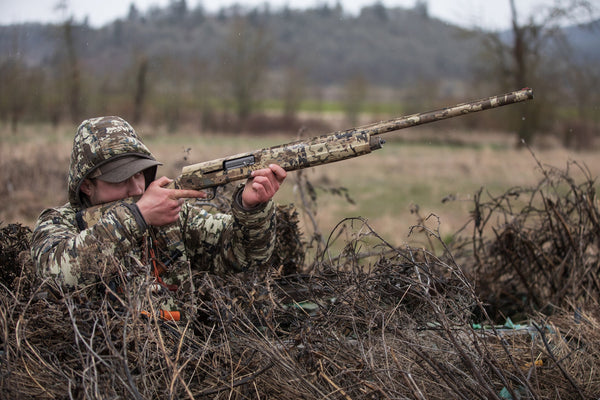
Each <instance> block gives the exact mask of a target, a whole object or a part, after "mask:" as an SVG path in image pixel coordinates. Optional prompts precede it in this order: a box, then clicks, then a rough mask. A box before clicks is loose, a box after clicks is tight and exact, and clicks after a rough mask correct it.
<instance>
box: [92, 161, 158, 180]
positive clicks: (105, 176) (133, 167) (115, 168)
mask: <svg viewBox="0 0 600 400" xmlns="http://www.w3.org/2000/svg"><path fill="white" fill-rule="evenodd" d="M157 165H161V163H160V162H158V161H156V160H152V159H149V158H141V157H135V158H133V157H126V158H123V159H117V160H115V161H113V162H111V163H109V164H107V165H106V166H103V167H101V168H100V170H101V172H102V173H101V174H100V175H99V176H98V177H97V179H100V180H101V181H104V182H109V183H119V182H123V181H125V180H127V179H129V178H131V177H132V176H133V175H135V174H137V173H138V172H141V171H143V170H145V169H148V168H150V167H155V166H157Z"/></svg>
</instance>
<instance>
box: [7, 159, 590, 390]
mask: <svg viewBox="0 0 600 400" xmlns="http://www.w3.org/2000/svg"><path fill="white" fill-rule="evenodd" d="M571 166H574V167H578V168H579V167H580V166H579V165H577V164H573V165H571ZM581 168H583V167H581ZM542 170H543V175H544V176H543V179H542V181H541V182H540V184H539V185H538V186H537V187H535V188H534V189H533V190H525V189H511V190H509V191H507V192H506V193H505V194H504V195H502V196H490V198H489V200H488V199H485V198H486V196H485V195H484V194H483V192H482V193H480V194H479V195H478V196H477V197H476V198H475V202H474V208H475V211H474V212H473V214H472V218H473V220H474V221H475V223H474V224H473V226H474V231H473V234H472V236H471V237H470V238H469V237H468V235H467V236H466V237H464V238H463V239H462V240H458V241H456V242H455V244H452V245H446V244H444V243H443V241H442V239H441V238H440V236H439V232H437V231H436V230H432V229H430V228H428V227H426V226H425V225H418V226H415V227H413V228H412V235H421V236H423V242H429V243H431V246H430V247H431V248H430V249H425V248H415V247H411V246H403V247H397V246H393V245H391V244H389V243H388V242H387V241H386V240H385V239H383V238H382V237H381V236H379V235H378V234H377V232H375V231H374V230H373V229H372V228H371V227H370V226H369V224H368V223H367V222H366V221H364V220H362V219H356V218H352V219H347V220H344V221H342V222H340V224H339V225H338V227H337V228H336V229H335V230H334V231H333V232H332V233H331V235H330V239H331V240H333V239H334V238H338V240H339V238H340V237H341V235H340V232H339V231H341V230H344V231H345V232H346V236H347V237H350V238H351V239H348V240H346V242H345V244H344V247H343V250H342V251H341V252H339V254H338V255H337V256H333V255H332V254H331V252H330V251H327V250H328V249H327V248H321V249H319V251H318V252H317V257H316V258H315V259H314V260H306V261H305V262H302V257H299V258H297V263H295V265H289V264H288V265H287V267H286V268H285V271H284V268H283V267H281V268H277V266H279V265H283V264H282V263H283V262H284V261H285V260H289V259H293V258H294V254H296V255H298V254H299V253H297V252H296V253H295V252H294V251H292V252H288V253H287V254H288V255H286V256H285V257H281V258H279V259H278V260H277V263H276V265H275V268H269V269H267V270H266V271H264V272H263V273H261V274H253V275H251V276H245V275H239V276H231V277H228V278H227V279H223V278H218V277H215V276H210V275H208V274H205V273H198V274H196V275H195V276H194V285H195V288H196V290H195V291H194V292H193V293H192V296H191V297H190V298H187V299H186V301H185V305H184V307H185V313H184V314H185V315H186V316H188V318H187V319H186V320H185V321H183V322H179V323H170V322H166V321H162V320H159V319H157V318H154V317H151V318H146V317H143V316H142V315H141V314H140V310H151V309H152V304H151V302H150V301H149V299H148V298H145V297H144V296H142V297H141V298H140V297H131V298H128V299H125V301H124V302H123V303H121V304H118V305H117V304H114V302H112V301H110V300H109V299H108V298H104V299H99V300H91V299H88V298H87V297H86V296H85V293H83V292H76V293H63V292H62V290H61V288H60V287H58V286H56V285H54V284H53V282H51V281H48V280H46V281H41V280H40V279H39V278H37V277H36V275H35V274H34V272H33V271H32V264H31V260H30V258H29V256H28V253H27V251H26V246H25V247H23V243H27V238H28V235H29V232H30V231H29V229H28V228H26V227H22V226H18V225H9V226H5V227H3V228H2V232H1V234H0V237H1V238H2V241H1V244H2V248H1V249H0V250H1V252H0V255H1V257H0V263H2V270H3V271H5V272H6V271H13V273H12V275H11V274H6V273H5V274H4V275H3V283H2V289H1V290H0V299H1V302H0V326H1V327H2V332H3V336H2V343H3V348H2V362H1V364H0V376H1V380H0V390H1V391H2V393H3V394H5V395H6V396H8V397H11V398H29V397H36V398H55V397H67V396H71V397H75V398H107V397H128V398H138V399H141V398H165V397H175V398H239V399H242V398H286V399H295V398H298V399H299V398H325V397H332V398H340V399H358V398H418V399H448V398H456V399H467V398H469V399H471V398H485V399H488V398H513V399H515V398H563V399H588V398H594V397H597V396H598V394H600V375H599V371H598V369H597V368H594V367H593V366H594V365H597V364H598V359H599V358H600V347H599V346H598V345H597V342H598V340H597V335H598V333H597V332H598V328H600V319H599V318H600V315H598V312H597V310H598V298H599V295H600V285H599V284H598V280H597V277H598V265H600V263H599V262H598V254H599V252H598V239H597V238H598V226H599V225H598V215H599V209H598V201H597V198H596V196H595V191H594V182H593V180H592V179H591V177H589V175H588V179H585V180H584V182H582V183H576V182H575V180H573V179H572V177H571V172H572V171H571V170H570V169H569V168H567V169H566V170H564V171H563V170H554V169H549V168H543V169H542ZM218 207H222V205H218ZM306 208H307V209H310V207H306ZM279 218H280V220H281V221H285V222H286V223H287V224H280V226H287V228H288V230H287V233H283V234H282V237H285V238H288V240H284V241H280V244H279V246H280V250H279V252H278V253H279V254H282V253H281V251H284V249H285V247H286V246H289V244H290V242H293V241H294V238H297V236H296V235H295V234H294V232H296V233H297V226H296V224H297V220H296V217H295V214H294V213H293V212H292V210H290V209H287V210H284V212H283V213H279ZM423 222H424V223H426V222H427V221H426V220H424V221H423ZM488 228H489V229H488ZM484 231H486V232H487V233H489V232H490V231H491V232H493V233H495V234H494V235H489V234H485V233H484ZM419 232H420V233H419ZM461 237H462V236H461ZM310 239H311V238H309V237H307V238H304V240H305V243H308V242H310V243H313V244H314V243H320V241H316V242H315V241H311V240H310ZM330 244H331V241H330V242H329V243H328V245H330ZM294 246H295V245H294ZM294 246H291V248H292V249H293V248H294ZM295 248H296V249H298V247H295ZM434 248H437V249H442V251H436V250H434ZM22 250H25V251H24V252H21V251H22ZM288 250H289V247H288ZM436 253H441V254H440V255H436ZM292 267H295V268H292ZM294 269H295V271H292V270H294ZM133 284H134V283H132V285H133ZM135 284H142V285H143V284H144V283H143V282H137V283H135ZM98 285H99V286H100V287H101V286H103V285H104V283H102V282H99V283H98ZM131 289H132V290H126V291H125V292H126V293H133V292H134V290H133V288H131ZM516 294H519V295H520V297H519V298H515V297H514V295H516ZM506 300H509V301H506ZM518 300H520V301H518ZM508 317H510V318H511V319H509V318H508ZM516 318H519V320H517V319H516ZM512 321H515V323H519V325H514V324H513V323H512ZM509 396H510V397H509Z"/></svg>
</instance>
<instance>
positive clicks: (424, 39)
mask: <svg viewBox="0 0 600 400" xmlns="http://www.w3.org/2000/svg"><path fill="white" fill-rule="evenodd" d="M236 12H239V10H236V9H235V8H231V9H227V10H223V11H222V12H220V13H219V14H216V15H208V14H206V13H204V12H202V11H201V10H186V11H183V12H182V11H179V12H176V10H175V9H173V8H169V7H167V8H165V9H153V10H152V11H150V12H148V13H147V14H141V13H138V12H136V11H135V9H133V10H132V11H131V12H130V14H129V15H128V16H127V17H125V18H123V19H120V20H117V21H114V22H113V23H112V24H109V25H107V26H105V27H103V28H100V29H92V28H90V27H87V26H86V25H85V24H79V25H76V38H77V42H78V43H77V45H78V52H79V55H80V57H81V58H83V59H84V60H86V64H87V65H90V66H93V68H95V69H96V70H98V71H105V72H110V71H112V70H118V69H121V68H125V67H127V66H128V65H129V64H130V59H131V56H133V55H135V54H140V53H144V55H146V56H147V57H149V58H151V59H152V58H160V59H163V60H164V59H171V60H175V61H181V62H192V61H194V60H195V61H198V60H199V61H205V62H208V63H211V62H213V61H215V60H216V59H217V57H218V56H219V51H220V49H221V48H222V47H223V46H224V45H225V40H226V38H227V35H228V34H229V32H230V31H231V26H232V23H233V20H234V16H235V14H236ZM246 17H247V20H248V21H249V23H250V24H252V25H254V26H255V27H260V28H263V29H265V31H266V32H267V35H268V38H269V40H270V42H271V43H272V47H271V49H270V60H269V65H270V66H271V67H272V68H273V69H277V68H281V67H285V66H288V65H294V66H297V67H299V68H301V69H303V70H304V71H305V72H306V73H307V75H308V77H309V79H310V80H311V81H313V82H315V83H320V84H321V83H339V82H342V81H344V80H346V79H348V78H349V77H352V76H355V75H362V76H364V77H366V78H367V79H368V80H369V82H370V83H372V84H376V85H393V86H398V85H403V84H406V83H408V82H412V81H415V80H419V79H430V78H433V77H442V76H443V77H450V78H458V79H463V78H465V77H466V75H467V74H468V71H469V68H468V64H469V62H470V59H471V58H472V57H474V56H475V55H476V53H477V51H478V40H477V34H475V33H473V32H468V31H465V30H463V29H460V28H458V27H456V26H452V25H449V24H447V23H444V22H442V21H440V20H437V19H434V18H429V17H428V16H427V14H426V13H424V12H419V11H418V10H417V9H404V8H394V9H387V8H385V7H383V6H377V5H376V6H372V7H366V8H364V9H363V11H362V13H361V14H360V15H358V16H348V15H345V14H344V13H343V12H342V11H341V10H340V9H336V8H331V7H320V8H314V9H308V10H285V9H284V10H281V11H278V12H276V13H272V12H269V11H268V10H265V9H260V10H252V11H249V12H248V13H247V14H246ZM61 40H62V36H61V31H60V27H57V26H53V25H38V24H26V25H16V26H2V27H0V54H2V57H5V56H6V55H7V54H11V53H14V52H15V51H19V52H20V54H21V56H22V57H24V58H25V59H26V60H27V62H28V63H30V64H33V65H39V64H45V63H50V62H51V60H52V58H53V57H54V55H55V54H56V52H57V48H58V47H59V46H61Z"/></svg>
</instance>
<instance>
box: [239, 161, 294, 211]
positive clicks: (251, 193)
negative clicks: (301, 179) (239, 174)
mask: <svg viewBox="0 0 600 400" xmlns="http://www.w3.org/2000/svg"><path fill="white" fill-rule="evenodd" d="M286 176H287V172H286V171H285V170H284V169H283V168H281V167H280V166H279V165H277V164H271V165H269V168H263V169H259V170H256V171H253V172H252V178H250V179H248V181H247V182H246V186H245V187H244V191H243V192H242V206H244V208H253V207H256V206H257V205H258V204H260V203H265V202H267V201H269V200H271V198H273V196H274V195H275V193H277V191H278V190H279V186H281V184H282V183H283V181H284V179H285V177H286Z"/></svg>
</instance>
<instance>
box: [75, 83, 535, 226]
mask: <svg viewBox="0 0 600 400" xmlns="http://www.w3.org/2000/svg"><path fill="white" fill-rule="evenodd" d="M532 98H533V90H532V89H529V88H525V89H521V90H518V91H514V92H510V93H505V94H502V95H498V96H492V97H488V98H484V99H480V100H475V101H471V102H468V103H462V104H458V105H455V106H451V107H447V108H442V109H438V110H434V111H428V112H423V113H418V114H412V115H408V116H404V117H399V118H395V119H391V120H388V121H384V122H378V123H374V124H370V125H364V126H360V127H357V128H351V129H348V130H345V131H337V132H334V133H330V134H326V135H323V136H318V137H314V138H312V139H308V140H299V141H296V142H291V143H287V144H282V145H279V146H274V147H270V148H265V149H262V150H257V151H253V152H248V153H241V154H237V155H233V156H228V157H224V158H219V159H216V160H212V161H206V162H202V163H198V164H193V165H188V166H186V167H184V168H183V169H182V173H181V175H180V176H179V177H177V178H176V179H175V180H174V181H173V182H172V183H171V184H170V185H169V187H171V188H179V189H196V190H204V189H213V193H214V190H216V188H217V187H219V186H222V185H225V184H227V183H230V182H234V181H237V180H242V179H247V178H249V177H250V175H251V173H252V171H254V170H257V169H262V168H266V167H267V166H268V165H269V164H278V165H280V166H281V167H282V168H283V169H285V170H286V171H295V170H299V169H303V168H309V167H314V166H318V165H323V164H329V163H333V162H337V161H342V160H346V159H349V158H354V157H359V156H362V155H365V154H369V153H371V151H373V150H377V149H380V148H381V147H382V146H383V144H384V143H385V142H384V140H383V139H382V138H381V137H379V136H377V135H381V134H383V133H387V132H392V131H396V130H399V129H405V128H409V127H413V126H417V125H422V124H427V123H430V122H434V121H441V120H443V119H447V118H453V117H457V116H460V115H466V114H470V113H474V112H478V111H484V110H488V109H491V108H496V107H501V106H505V105H508V104H513V103H518V102H521V101H525V100H530V99H532ZM132 201H134V200H132ZM109 206H110V203H109V204H106V205H100V206H96V207H91V208H88V209H86V210H84V212H83V214H82V215H80V216H81V218H82V222H83V224H82V225H83V227H87V226H91V225H93V224H94V223H95V222H96V221H97V220H98V218H100V216H101V215H102V213H103V210H105V209H106V208H107V207H109ZM80 225H81V223H80Z"/></svg>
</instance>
